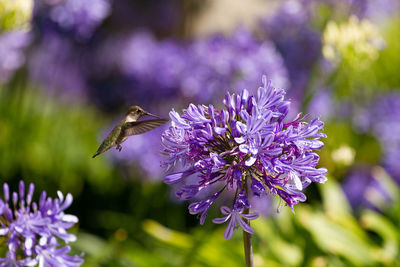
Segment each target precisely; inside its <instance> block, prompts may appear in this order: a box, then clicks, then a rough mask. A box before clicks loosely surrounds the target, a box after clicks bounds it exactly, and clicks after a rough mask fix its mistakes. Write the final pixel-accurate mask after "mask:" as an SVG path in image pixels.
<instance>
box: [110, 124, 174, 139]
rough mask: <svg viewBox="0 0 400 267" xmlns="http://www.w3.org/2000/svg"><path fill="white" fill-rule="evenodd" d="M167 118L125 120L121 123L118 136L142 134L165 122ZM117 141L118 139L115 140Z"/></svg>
mask: <svg viewBox="0 0 400 267" xmlns="http://www.w3.org/2000/svg"><path fill="white" fill-rule="evenodd" d="M167 121H168V120H167V119H156V120H143V121H132V122H126V123H124V125H122V129H121V134H120V137H121V138H123V137H127V136H131V135H136V134H142V133H145V132H148V131H150V130H153V129H154V128H157V127H159V126H161V125H163V124H164V123H166V122H167ZM117 143H118V141H117Z"/></svg>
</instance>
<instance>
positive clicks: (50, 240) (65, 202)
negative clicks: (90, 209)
mask: <svg viewBox="0 0 400 267" xmlns="http://www.w3.org/2000/svg"><path fill="white" fill-rule="evenodd" d="M3 189H4V201H3V200H2V199H0V239H3V240H4V241H3V243H5V244H7V245H8V251H7V253H6V255H4V256H2V257H0V266H7V267H8V266H9V267H11V266H36V265H39V266H69V267H73V266H80V265H81V264H82V263H83V259H82V256H69V255H68V253H69V252H70V250H71V249H70V247H69V246H68V245H64V243H65V244H67V243H69V242H73V241H75V240H76V237H75V235H73V234H70V233H68V232H67V231H66V230H67V229H69V228H71V227H72V226H73V225H74V224H75V223H77V222H78V218H77V217H76V216H74V215H70V214H65V213H64V210H65V209H67V208H68V207H69V206H70V205H71V203H72V195H71V194H67V195H66V196H65V197H64V196H63V194H62V193H61V192H58V198H56V199H52V198H50V197H47V195H46V192H45V191H43V192H42V194H41V196H40V200H39V204H37V203H36V202H32V198H33V192H34V185H33V184H30V185H29V188H28V192H27V194H26V191H25V184H24V182H23V181H21V182H20V183H19V193H17V192H13V193H12V194H11V195H10V190H9V187H8V184H4V185H3ZM10 201H11V202H12V205H11V206H10V205H9V202H10Z"/></svg>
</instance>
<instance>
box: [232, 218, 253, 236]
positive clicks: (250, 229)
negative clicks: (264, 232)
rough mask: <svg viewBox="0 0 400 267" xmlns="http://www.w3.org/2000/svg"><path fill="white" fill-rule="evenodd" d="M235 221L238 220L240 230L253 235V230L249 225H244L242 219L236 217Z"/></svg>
mask: <svg viewBox="0 0 400 267" xmlns="http://www.w3.org/2000/svg"><path fill="white" fill-rule="evenodd" d="M236 219H237V220H238V222H239V225H240V226H241V227H242V229H243V230H244V231H246V232H247V233H249V234H254V230H253V229H252V228H251V227H250V225H248V224H247V223H245V222H244V221H243V219H242V218H241V217H240V216H239V215H238V216H237V217H236Z"/></svg>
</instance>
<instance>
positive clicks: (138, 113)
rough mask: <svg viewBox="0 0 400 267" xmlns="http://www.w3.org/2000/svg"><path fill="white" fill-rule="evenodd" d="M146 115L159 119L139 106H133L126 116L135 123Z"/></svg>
mask: <svg viewBox="0 0 400 267" xmlns="http://www.w3.org/2000/svg"><path fill="white" fill-rule="evenodd" d="M144 115H148V116H153V117H156V118H159V117H158V116H156V115H154V114H151V113H149V112H147V111H145V110H144V109H142V108H141V107H139V106H131V107H130V108H129V110H128V112H127V113H126V116H127V117H128V119H131V120H133V121H136V120H137V119H139V118H140V117H142V116H144Z"/></svg>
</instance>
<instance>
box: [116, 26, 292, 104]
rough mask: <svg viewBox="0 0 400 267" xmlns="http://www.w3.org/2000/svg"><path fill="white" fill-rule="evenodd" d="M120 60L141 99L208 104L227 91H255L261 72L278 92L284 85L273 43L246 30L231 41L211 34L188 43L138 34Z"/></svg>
mask: <svg viewBox="0 0 400 267" xmlns="http://www.w3.org/2000/svg"><path fill="white" fill-rule="evenodd" d="M120 57H121V64H120V65H121V69H122V72H123V73H125V74H126V75H129V76H130V77H132V78H133V79H134V81H136V83H137V88H138V89H136V90H137V91H141V92H142V94H143V96H142V98H145V97H147V98H149V97H150V96H151V95H152V92H156V94H157V95H158V96H160V94H161V95H166V94H167V95H170V96H175V97H176V95H177V94H178V95H182V96H184V97H187V98H189V99H191V100H193V101H210V100H212V99H215V97H216V96H222V95H223V92H224V91H225V90H226V89H228V88H234V89H238V88H242V87H243V86H244V85H246V86H256V84H257V80H258V77H260V76H261V75H262V73H267V75H268V77H269V78H271V79H274V80H276V81H277V84H278V85H279V86H280V87H286V86H288V79H287V72H286V69H285V67H284V65H283V61H282V59H281V57H280V56H279V54H278V53H277V52H276V50H275V48H274V46H273V44H272V43H269V42H262V41H260V40H257V39H256V38H254V36H252V35H251V34H250V33H249V32H248V31H246V30H244V29H239V30H237V31H236V33H235V34H234V35H233V36H232V37H229V38H228V37H224V36H222V35H215V36H211V37H208V38H205V39H198V40H193V41H192V42H188V43H185V42H178V41H177V40H172V39H170V40H164V41H157V40H155V39H154V38H153V37H152V35H150V34H149V33H143V32H142V33H137V34H135V35H134V36H133V37H132V38H130V39H129V40H128V42H127V44H126V46H125V48H123V51H122V52H121V54H120ZM204 85H207V86H204Z"/></svg>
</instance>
